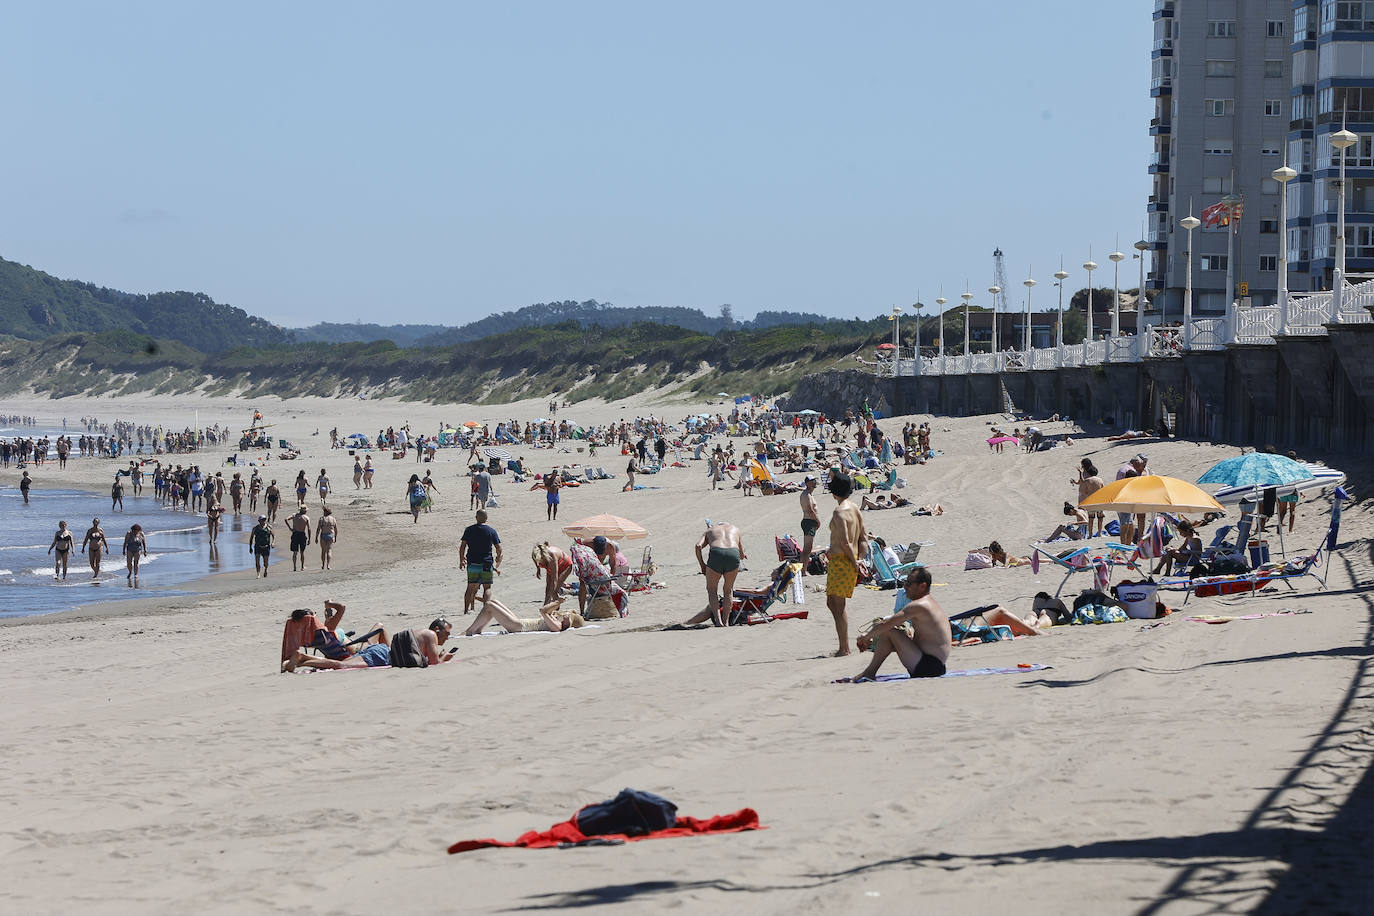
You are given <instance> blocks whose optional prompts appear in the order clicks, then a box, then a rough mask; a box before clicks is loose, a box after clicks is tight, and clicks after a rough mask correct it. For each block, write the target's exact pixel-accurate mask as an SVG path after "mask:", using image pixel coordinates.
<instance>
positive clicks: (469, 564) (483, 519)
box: [458, 509, 501, 614]
mask: <svg viewBox="0 0 1374 916" xmlns="http://www.w3.org/2000/svg"><path fill="white" fill-rule="evenodd" d="M458 565H459V566H460V567H461V568H463V569H464V570H466V571H467V576H468V587H467V591H466V592H464V593H463V613H464V614H471V613H472V611H473V608H474V607H475V606H476V605H477V588H478V586H481V588H482V600H483V601H486V600H487V599H488V598H490V597H491V583H492V579H493V578H494V577H495V576H496V575H498V574H499V573H500V572H501V536H500V535H499V534H497V533H496V529H495V528H493V527H491V526H490V525H488V524H487V513H486V511H485V510H482V509H479V510H478V511H477V523H476V524H473V525H468V526H467V528H465V529H464V530H463V537H462V539H461V540H460V541H459V542H458Z"/></svg>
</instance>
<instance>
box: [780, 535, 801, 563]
mask: <svg viewBox="0 0 1374 916" xmlns="http://www.w3.org/2000/svg"><path fill="white" fill-rule="evenodd" d="M773 546H775V547H776V548H777V550H778V559H779V560H782V561H784V562H788V563H800V562H801V561H802V555H801V545H800V544H798V543H797V539H796V538H794V537H792V535H790V534H784V535H783V536H782V537H778V536H777V535H773Z"/></svg>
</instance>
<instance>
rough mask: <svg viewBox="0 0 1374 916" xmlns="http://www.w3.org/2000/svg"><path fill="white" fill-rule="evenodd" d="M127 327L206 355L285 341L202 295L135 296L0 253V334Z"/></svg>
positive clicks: (32, 336)
mask: <svg viewBox="0 0 1374 916" xmlns="http://www.w3.org/2000/svg"><path fill="white" fill-rule="evenodd" d="M115 330H124V331H133V332H134V333H137V334H147V335H150V336H153V337H159V338H163V339H165V340H175V341H179V342H181V343H184V344H187V345H188V346H192V347H195V348H196V349H198V350H202V351H204V352H206V353H222V352H224V351H225V350H229V349H232V348H234V347H240V346H249V347H265V346H273V345H276V344H281V343H286V342H288V341H289V339H290V338H289V336H288V335H287V333H286V332H285V331H283V330H282V329H281V328H279V327H277V326H276V325H274V324H272V323H271V322H269V321H266V320H264V319H262V318H258V317H255V316H253V315H249V314H248V313H247V312H245V311H244V310H243V309H240V308H235V307H233V306H231V305H224V304H223V303H218V302H215V300H213V299H211V298H210V297H209V296H207V295H205V294H204V293H188V292H173V293H153V294H151V295H135V294H132V293H125V292H120V291H119V290H117V289H108V288H106V287H103V286H96V285H94V284H91V283H81V282H79V281H76V280H59V279H58V278H56V277H54V276H51V275H49V274H46V273H44V272H43V271H41V270H35V269H33V268H32V267H28V266H25V265H23V264H18V263H15V262H14V261H6V260H4V259H3V258H0V335H10V336H13V337H19V338H23V339H25V340H42V339H44V338H46V337H51V336H53V335H55V334H67V333H71V332H74V331H115Z"/></svg>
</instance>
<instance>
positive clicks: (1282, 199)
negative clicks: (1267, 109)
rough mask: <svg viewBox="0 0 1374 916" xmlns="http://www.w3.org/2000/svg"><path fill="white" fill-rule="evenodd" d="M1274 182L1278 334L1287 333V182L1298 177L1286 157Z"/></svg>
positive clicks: (1276, 171)
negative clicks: (1275, 199) (1276, 208)
mask: <svg viewBox="0 0 1374 916" xmlns="http://www.w3.org/2000/svg"><path fill="white" fill-rule="evenodd" d="M1273 177H1274V180H1275V181H1277V182H1278V183H1279V333H1280V334H1287V333H1288V182H1290V181H1292V180H1293V179H1294V178H1297V177H1298V173H1297V172H1296V171H1294V170H1293V169H1290V168H1289V167H1288V156H1287V155H1286V154H1285V155H1284V157H1283V165H1281V166H1280V167H1278V168H1276V169H1274V172H1273Z"/></svg>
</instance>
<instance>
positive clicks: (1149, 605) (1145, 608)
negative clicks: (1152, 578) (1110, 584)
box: [1116, 582, 1159, 620]
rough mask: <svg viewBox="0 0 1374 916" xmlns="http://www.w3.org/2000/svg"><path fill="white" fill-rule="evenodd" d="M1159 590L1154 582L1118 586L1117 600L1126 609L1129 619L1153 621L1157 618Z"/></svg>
mask: <svg viewBox="0 0 1374 916" xmlns="http://www.w3.org/2000/svg"><path fill="white" fill-rule="evenodd" d="M1158 590H1159V589H1158V587H1157V586H1156V585H1155V584H1154V583H1153V582H1141V583H1139V584H1133V585H1118V586H1117V587H1116V599H1117V600H1118V601H1120V602H1121V606H1122V607H1124V608H1125V609H1126V616H1127V617H1134V618H1136V619H1137V620H1153V619H1154V616H1155V592H1157V591H1158Z"/></svg>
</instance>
